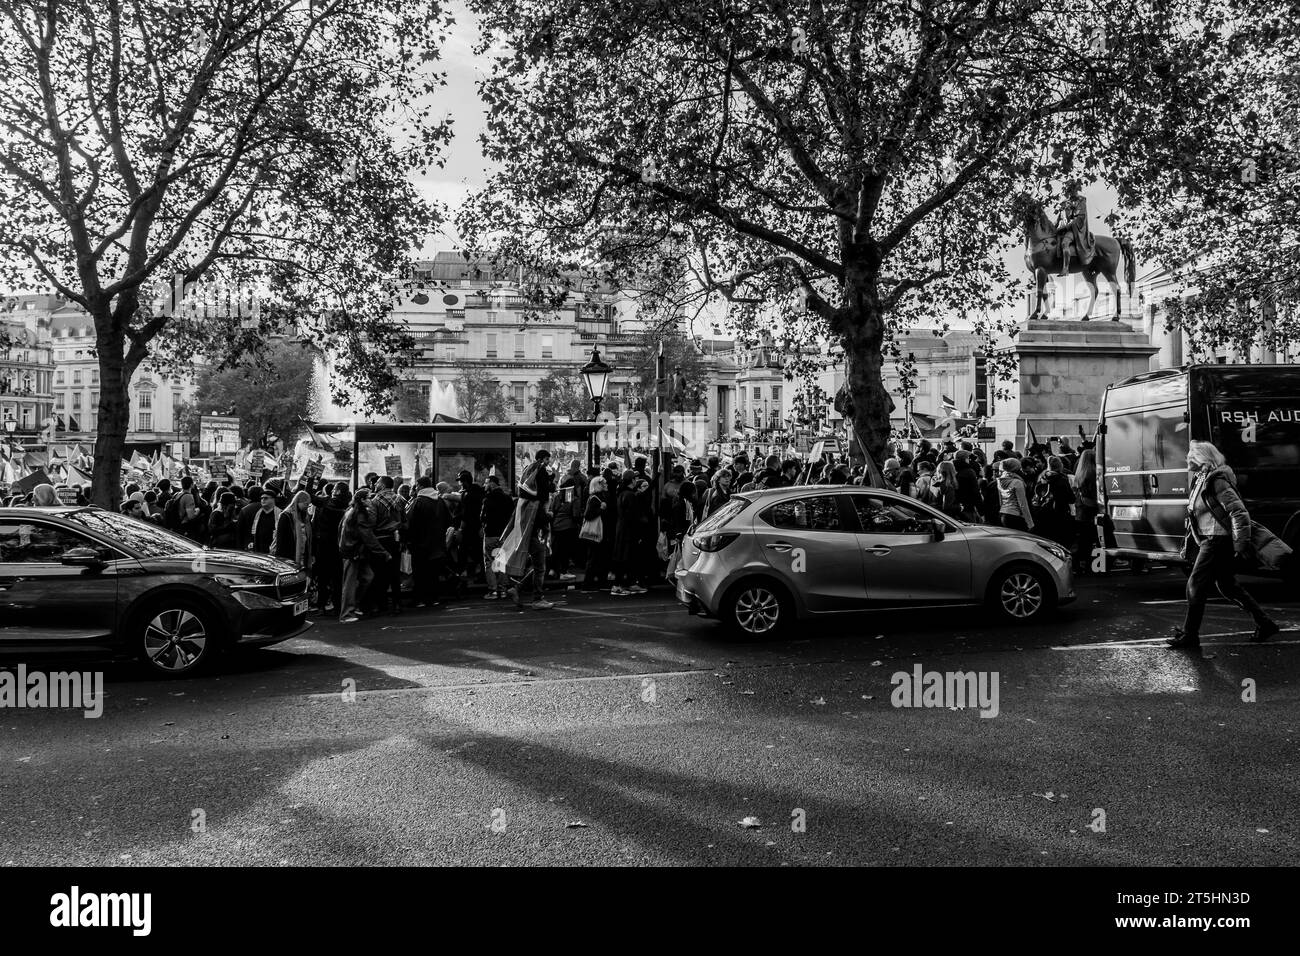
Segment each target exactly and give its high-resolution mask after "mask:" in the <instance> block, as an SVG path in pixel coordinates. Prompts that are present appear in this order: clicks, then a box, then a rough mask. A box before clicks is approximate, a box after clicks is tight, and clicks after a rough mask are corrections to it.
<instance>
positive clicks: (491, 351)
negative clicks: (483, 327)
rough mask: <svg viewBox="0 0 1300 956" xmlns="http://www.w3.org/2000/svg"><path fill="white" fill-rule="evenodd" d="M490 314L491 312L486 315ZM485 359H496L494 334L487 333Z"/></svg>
mask: <svg viewBox="0 0 1300 956" xmlns="http://www.w3.org/2000/svg"><path fill="white" fill-rule="evenodd" d="M491 314H492V313H491V312H489V313H488V315H491ZM487 357H488V358H496V357H497V334H496V333H495V332H489V333H488V336H487Z"/></svg>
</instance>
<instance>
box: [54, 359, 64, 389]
mask: <svg viewBox="0 0 1300 956" xmlns="http://www.w3.org/2000/svg"><path fill="white" fill-rule="evenodd" d="M59 358H63V354H62V353H60V354H59ZM54 384H55V385H62V384H63V369H59V370H58V371H57V372H55V373H54Z"/></svg>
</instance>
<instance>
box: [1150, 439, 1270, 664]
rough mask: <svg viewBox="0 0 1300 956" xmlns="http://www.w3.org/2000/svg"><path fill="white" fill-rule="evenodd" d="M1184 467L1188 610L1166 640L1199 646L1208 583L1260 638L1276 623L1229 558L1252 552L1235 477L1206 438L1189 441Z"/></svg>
mask: <svg viewBox="0 0 1300 956" xmlns="http://www.w3.org/2000/svg"><path fill="white" fill-rule="evenodd" d="M1187 467H1188V470H1189V471H1191V472H1192V479H1193V481H1192V489H1191V493H1190V494H1189V495H1188V500H1187V529H1188V535H1187V540H1186V541H1185V542H1184V546H1183V557H1184V559H1186V560H1189V561H1190V562H1191V564H1192V569H1191V571H1190V572H1189V573H1188V575H1187V614H1186V616H1185V617H1184V618H1183V626H1182V627H1178V628H1174V635H1173V637H1171V638H1170V639H1169V640H1168V642H1167V643H1168V645H1169V646H1170V647H1172V648H1177V649H1179V650H1195V649H1197V648H1199V647H1200V646H1201V620H1202V618H1203V617H1204V616H1205V602H1206V601H1207V600H1208V599H1209V596H1210V586H1211V585H1215V586H1217V587H1218V589H1219V593H1220V594H1222V595H1223V596H1224V597H1225V598H1227V599H1228V600H1229V601H1231V602H1232V603H1234V604H1236V605H1237V606H1238V607H1240V608H1241V609H1242V610H1244V611H1245V612H1246V613H1247V614H1249V615H1250V616H1251V617H1252V618H1253V619H1254V621H1255V633H1254V636H1253V637H1252V638H1251V640H1253V641H1256V642H1258V641H1264V640H1267V639H1268V638H1269V637H1271V636H1272V635H1274V634H1276V633H1277V632H1278V631H1279V630H1280V628H1279V627H1278V625H1277V624H1276V622H1274V621H1273V620H1272V619H1271V618H1270V617H1269V616H1268V615H1267V614H1265V613H1264V609H1263V608H1261V607H1260V606H1259V604H1258V603H1257V602H1256V601H1255V599H1254V598H1253V597H1251V596H1250V595H1249V594H1248V593H1247V592H1246V589H1245V588H1243V587H1242V586H1241V585H1240V584H1238V583H1237V575H1236V569H1235V568H1234V567H1233V563H1234V561H1235V560H1236V559H1237V558H1238V557H1250V556H1251V555H1252V543H1251V521H1250V512H1248V511H1247V510H1246V506H1245V504H1243V503H1242V500H1241V496H1240V495H1239V494H1238V493H1237V478H1236V475H1234V474H1233V471H1232V469H1231V468H1229V467H1228V466H1227V464H1226V462H1225V461H1224V458H1223V453H1222V452H1221V451H1219V449H1218V448H1216V447H1215V446H1214V445H1212V444H1210V443H1209V442H1207V441H1194V442H1190V443H1189V447H1188V452H1187Z"/></svg>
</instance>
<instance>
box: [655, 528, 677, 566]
mask: <svg viewBox="0 0 1300 956" xmlns="http://www.w3.org/2000/svg"><path fill="white" fill-rule="evenodd" d="M655 551H656V552H657V553H658V555H659V560H660V561H667V560H668V557H669V556H670V555H671V554H672V553H673V549H672V546H671V545H669V543H668V533H667V532H666V531H660V532H659V540H658V541H657V542H656V543H655Z"/></svg>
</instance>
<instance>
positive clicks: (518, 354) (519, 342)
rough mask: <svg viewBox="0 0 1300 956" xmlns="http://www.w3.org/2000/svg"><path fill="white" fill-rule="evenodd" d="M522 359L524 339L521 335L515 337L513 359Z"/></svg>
mask: <svg viewBox="0 0 1300 956" xmlns="http://www.w3.org/2000/svg"><path fill="white" fill-rule="evenodd" d="M523 357H524V337H523V335H522V334H517V335H515V358H517V359H521V358H523Z"/></svg>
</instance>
